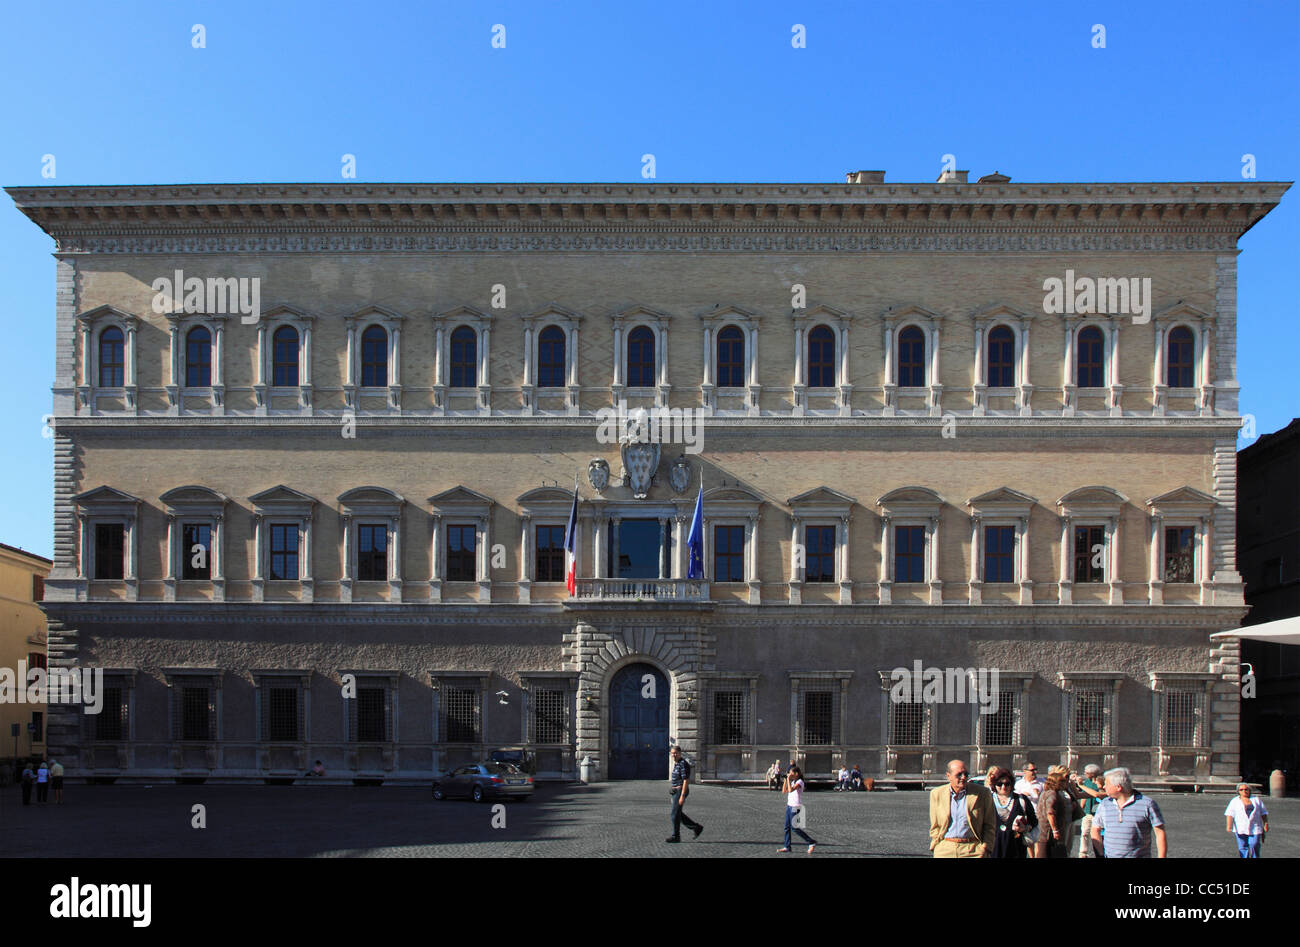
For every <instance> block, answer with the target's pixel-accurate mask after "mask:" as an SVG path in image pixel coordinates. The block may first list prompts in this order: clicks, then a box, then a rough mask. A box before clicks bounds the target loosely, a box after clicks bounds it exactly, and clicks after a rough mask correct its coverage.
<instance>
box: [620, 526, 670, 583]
mask: <svg viewBox="0 0 1300 947" xmlns="http://www.w3.org/2000/svg"><path fill="white" fill-rule="evenodd" d="M662 538H663V536H662V527H661V526H660V524H659V521H658V520H623V521H622V522H620V523H619V526H618V578H620V579H657V578H659V575H660V573H659V569H660V559H661V554H660V543H661V541H662Z"/></svg>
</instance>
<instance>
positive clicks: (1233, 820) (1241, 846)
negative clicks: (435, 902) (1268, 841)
mask: <svg viewBox="0 0 1300 947" xmlns="http://www.w3.org/2000/svg"><path fill="white" fill-rule="evenodd" d="M1223 814H1224V815H1225V816H1227V817H1228V831H1229V832H1230V833H1232V834H1234V835H1236V836H1237V851H1238V853H1240V855H1241V857H1242V858H1259V849H1260V845H1261V844H1262V843H1263V841H1264V835H1265V833H1267V832H1268V809H1266V808H1264V800H1263V799H1253V798H1251V794H1250V787H1249V786H1248V785H1246V784H1245V783H1238V784H1237V798H1236V799H1234V800H1232V802H1230V803H1228V808H1226V809H1224V810H1223Z"/></svg>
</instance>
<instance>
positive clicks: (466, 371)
mask: <svg viewBox="0 0 1300 947" xmlns="http://www.w3.org/2000/svg"><path fill="white" fill-rule="evenodd" d="M477 384H478V333H477V332H475V331H474V330H473V329H471V328H470V327H469V326H458V327H457V328H456V330H455V331H454V332H452V334H451V387H453V388H473V387H474V386H475V385H477Z"/></svg>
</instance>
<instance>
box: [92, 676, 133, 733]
mask: <svg viewBox="0 0 1300 947" xmlns="http://www.w3.org/2000/svg"><path fill="white" fill-rule="evenodd" d="M126 714H127V703H126V692H125V691H124V690H123V689H122V688H121V687H115V686H108V687H105V688H104V707H103V709H102V710H101V711H100V712H99V713H98V714H97V715H96V716H95V718H94V720H95V739H96V740H125V739H126V737H125V734H126V733H128V732H129V731H128V729H127V719H126Z"/></svg>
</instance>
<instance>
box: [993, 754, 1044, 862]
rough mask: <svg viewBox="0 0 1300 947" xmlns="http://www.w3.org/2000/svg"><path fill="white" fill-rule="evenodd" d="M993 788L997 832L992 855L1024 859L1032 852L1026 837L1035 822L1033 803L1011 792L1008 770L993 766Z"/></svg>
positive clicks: (1011, 782) (1035, 815)
mask: <svg viewBox="0 0 1300 947" xmlns="http://www.w3.org/2000/svg"><path fill="white" fill-rule="evenodd" d="M989 785H990V786H992V787H993V809H994V811H995V812H996V813H997V817H998V834H997V835H996V836H994V839H993V854H992V857H993V858H1025V857H1026V856H1031V855H1032V851H1031V850H1030V849H1028V848H1027V847H1026V836H1027V835H1028V833H1029V832H1030V831H1031V830H1032V829H1033V828H1034V827H1035V826H1036V825H1038V815H1037V814H1036V813H1035V812H1034V806H1033V803H1031V802H1030V801H1029V800H1028V799H1027V798H1025V797H1024V796H1022V795H1020V794H1019V793H1016V792H1012V786H1013V785H1015V777H1014V776H1012V775H1011V770H1009V769H1004V768H1003V767H1001V766H998V767H995V768H994V770H993V772H992V773H990V774H989Z"/></svg>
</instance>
